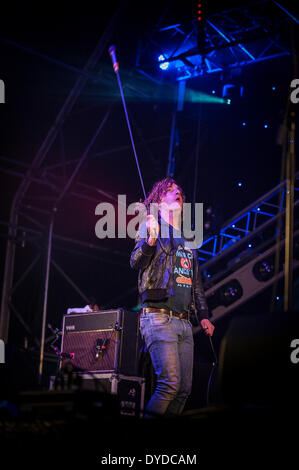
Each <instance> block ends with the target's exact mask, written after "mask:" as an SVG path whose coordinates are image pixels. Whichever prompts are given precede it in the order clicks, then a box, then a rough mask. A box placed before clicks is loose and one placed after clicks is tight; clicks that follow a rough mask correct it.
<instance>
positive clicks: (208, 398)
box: [206, 336, 218, 406]
mask: <svg viewBox="0 0 299 470" xmlns="http://www.w3.org/2000/svg"><path fill="white" fill-rule="evenodd" d="M209 340H210V346H211V349H212V353H213V356H214V361H213V362H212V369H211V372H210V376H209V380H208V385H207V398H206V400H207V406H209V404H210V387H211V381H212V377H213V374H214V372H215V370H216V367H217V365H218V358H217V355H216V352H215V349H214V345H213V341H212V338H211V336H209Z"/></svg>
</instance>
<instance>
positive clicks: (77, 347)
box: [63, 330, 117, 371]
mask: <svg viewBox="0 0 299 470" xmlns="http://www.w3.org/2000/svg"><path fill="white" fill-rule="evenodd" d="M116 335H117V332H116V331H114V330H108V331H82V332H76V333H74V332H72V333H65V336H64V341H63V352H64V353H68V354H74V357H73V359H71V363H72V365H73V366H74V367H75V368H77V369H78V370H85V371H93V370H96V371H107V370H113V369H114V367H115V364H114V361H115V352H116V351H115V343H116ZM103 341H105V342H106V349H105V350H104V351H103V352H102V353H101V354H99V355H98V358H97V357H96V355H97V344H98V343H99V342H100V343H102V342H103Z"/></svg>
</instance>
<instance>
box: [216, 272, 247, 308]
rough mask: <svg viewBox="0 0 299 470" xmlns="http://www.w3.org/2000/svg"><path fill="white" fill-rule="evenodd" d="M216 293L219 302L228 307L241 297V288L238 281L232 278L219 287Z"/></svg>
mask: <svg viewBox="0 0 299 470" xmlns="http://www.w3.org/2000/svg"><path fill="white" fill-rule="evenodd" d="M218 295H219V304H220V305H224V306H225V307H228V306H229V305H231V304H233V303H234V302H236V301H237V300H239V299H240V298H241V297H242V295H243V289H242V286H241V284H240V283H239V281H237V279H233V280H231V281H230V282H228V283H226V284H224V285H223V286H221V287H220V288H219V291H218Z"/></svg>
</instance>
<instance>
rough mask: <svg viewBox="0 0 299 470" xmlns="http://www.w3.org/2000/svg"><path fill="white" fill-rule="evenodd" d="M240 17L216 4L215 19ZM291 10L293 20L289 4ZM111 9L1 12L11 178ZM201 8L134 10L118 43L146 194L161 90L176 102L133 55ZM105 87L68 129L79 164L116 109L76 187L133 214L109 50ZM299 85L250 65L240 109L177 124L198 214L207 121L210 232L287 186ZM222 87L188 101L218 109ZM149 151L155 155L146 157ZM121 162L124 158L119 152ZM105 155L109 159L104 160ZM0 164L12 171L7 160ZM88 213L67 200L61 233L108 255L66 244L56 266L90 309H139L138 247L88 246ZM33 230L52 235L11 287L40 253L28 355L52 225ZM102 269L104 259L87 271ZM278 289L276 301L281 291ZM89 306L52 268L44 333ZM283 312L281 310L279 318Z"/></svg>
mask: <svg viewBox="0 0 299 470" xmlns="http://www.w3.org/2000/svg"><path fill="white" fill-rule="evenodd" d="M244 3H245V2H240V1H231V2H225V4H224V3H223V2H217V1H213V2H209V7H208V8H209V12H208V13H213V12H217V11H221V10H223V9H227V8H230V7H238V6H240V5H242V4H244ZM283 4H284V6H285V7H287V8H291V9H292V11H293V13H294V14H296V11H295V6H294V4H291V2H283ZM117 6H118V2H112V1H111V2H105V4H104V3H103V4H102V3H99V4H95V3H94V2H84V4H81V3H80V5H78V6H77V5H75V4H71V5H70V6H67V5H65V4H52V3H51V6H50V4H49V5H47V6H46V8H45V7H36V6H33V5H30V4H27V3H26V7H17V8H11V9H10V8H9V7H7V8H6V11H5V13H3V14H2V33H1V36H2V40H1V42H0V56H1V63H0V78H1V79H2V80H4V82H5V87H6V88H5V89H6V103H5V104H4V105H0V114H1V144H0V145H1V148H0V155H1V157H5V158H9V159H13V160H15V161H16V162H15V163H14V164H12V165H9V164H8V163H7V162H6V164H7V168H10V169H13V170H14V171H18V172H19V173H24V172H25V170H26V169H27V168H28V165H29V166H30V164H31V162H32V161H33V158H34V156H35V154H36V152H37V150H38V149H39V147H40V146H41V144H42V142H43V140H44V139H45V136H46V134H47V132H48V130H49V128H50V127H51V126H52V125H53V123H54V121H55V118H56V116H57V114H58V112H59V111H60V109H61V106H62V104H63V102H64V100H65V98H66V96H67V94H68V92H69V91H70V89H71V88H72V86H73V85H74V83H75V80H76V78H77V73H76V71H75V70H74V69H73V70H71V69H70V68H67V67H69V66H71V67H75V68H79V69H80V68H82V67H83V66H84V64H85V63H86V61H87V59H88V57H89V55H90V54H91V52H92V50H93V48H94V47H95V44H96V42H97V41H98V39H99V37H100V36H101V34H102V32H103V30H104V28H105V27H106V26H107V24H108V22H109V20H110V18H111V16H112V14H113V12H114V11H115V8H116V7H117ZM193 6H194V2H192V1H190V0H189V1H185V2H166V1H160V2H154V3H152V2H151V3H143V2H129V6H128V8H127V9H126V11H125V12H124V14H123V15H122V16H121V20H120V21H119V24H118V27H117V29H116V31H115V33H114V34H113V36H112V38H111V43H114V44H115V45H116V48H117V56H118V60H119V63H120V74H121V78H122V80H123V84H124V85H125V90H126V92H127V106H128V112H129V116H130V120H131V125H132V130H133V134H134V137H135V139H136V148H137V153H138V157H139V162H140V167H141V172H142V175H143V178H144V185H145V188H146V191H147V192H148V191H149V190H150V189H151V187H152V185H153V184H154V182H156V181H158V180H159V179H162V178H163V177H165V176H166V171H167V164H168V152H169V140H170V130H171V119H172V112H173V110H174V106H175V105H174V102H173V100H172V99H171V98H169V97H168V96H167V93H166V90H168V91H170V96H171V89H172V87H173V81H172V80H171V77H169V78H168V79H167V80H169V83H168V81H167V80H166V79H165V82H164V84H163V87H164V88H163V90H165V94H164V93H158V97H157V88H159V86H160V85H158V84H157V85H156V84H155V83H154V82H152V81H150V80H147V79H146V78H144V77H141V76H140V75H139V76H138V75H137V74H136V73H135V70H134V67H135V60H136V54H137V51H138V41H139V40H140V39H143V40H144V39H145V38H146V37H147V34H149V33H150V32H151V31H152V30H153V28H154V27H155V25H156V23H157V21H158V20H159V19H160V17H161V14H162V12H163V11H166V13H165V15H166V16H165V19H164V24H166V25H167V24H171V23H172V22H182V21H184V20H185V19H188V18H189V17H190V16H191V15H192V14H193ZM167 8H168V10H167ZM8 41H10V42H8ZM12 42H14V44H12ZM33 51H35V52H33ZM37 53H38V54H40V56H38V55H37ZM47 58H48V59H47ZM49 58H50V59H51V60H49ZM53 60H55V61H56V63H54V62H53ZM63 64H64V65H63ZM66 66H67V67H66ZM162 73H163V72H162ZM98 74H99V76H100V77H102V78H103V79H105V83H104V82H103V83H97V82H95V81H92V80H89V81H88V84H87V86H86V87H85V88H84V91H83V93H82V94H81V95H80V99H79V101H78V103H77V104H76V106H75V108H74V111H73V113H72V115H71V116H70V118H69V119H68V120H67V122H66V123H65V125H64V127H63V138H64V145H65V148H64V151H65V157H66V159H69V160H75V159H77V158H79V157H80V156H81V154H82V152H83V151H84V150H85V148H86V145H87V144H88V142H89V139H90V138H91V136H92V135H93V132H94V131H95V129H96V127H97V125H98V124H99V123H100V121H101V119H102V118H103V116H104V115H105V113H106V111H107V109H108V107H110V115H109V117H108V120H107V122H106V124H105V127H104V129H103V132H102V133H101V134H100V136H99V137H98V139H97V140H96V143H95V145H94V147H93V148H92V150H91V152H90V155H89V156H88V159H87V160H86V162H85V163H84V165H83V166H82V168H81V169H80V173H79V176H78V178H77V179H76V182H78V181H80V182H84V183H85V184H87V185H90V186H92V187H96V188H99V189H100V190H102V191H106V192H107V193H109V194H110V195H112V196H114V197H117V195H118V194H126V195H127V202H128V203H131V202H133V201H136V200H139V199H140V198H143V194H142V188H141V185H140V181H139V177H138V173H137V169H136V164H135V161H134V155H133V151H132V148H131V144H130V140H129V134H128V130H127V127H126V123H125V119H124V113H123V108H122V104H121V100H120V96H119V90H118V87H117V81H116V76H115V74H114V73H113V69H112V65H111V60H110V57H109V54H108V50H107V51H106V53H105V54H103V56H102V59H101V61H100V63H99V64H98ZM160 76H161V73H160ZM293 76H294V72H293V61H292V58H291V56H285V57H282V58H276V59H273V60H269V61H266V62H261V63H256V64H252V65H250V66H248V67H244V68H243V69H242V70H241V71H240V74H239V75H235V76H234V80H235V82H236V83H237V84H240V85H242V86H244V97H242V98H237V99H236V100H235V101H233V102H232V104H231V105H230V106H228V105H223V104H211V103H201V104H198V103H185V105H184V110H183V111H182V112H181V114H180V116H179V119H178V126H179V131H180V144H179V149H178V159H177V164H176V170H175V175H174V176H175V178H176V180H177V182H178V183H179V184H180V185H181V186H182V187H183V188H184V190H185V192H186V195H187V201H192V198H193V192H194V168H195V147H196V130H197V125H198V119H199V118H200V120H201V121H200V122H201V124H200V151H199V160H198V181H197V184H196V201H197V202H203V203H204V207H207V206H212V208H213V213H214V215H215V226H214V228H215V230H216V231H217V228H219V227H220V226H221V225H222V224H223V223H224V222H225V221H226V220H227V219H228V218H230V217H232V216H234V214H236V213H237V212H238V211H240V210H242V209H244V208H245V207H246V206H247V205H249V204H250V203H252V202H253V201H254V200H255V199H257V198H259V197H261V196H262V195H263V194H264V193H266V192H267V191H269V190H271V189H272V188H273V187H274V186H275V185H277V184H278V183H279V182H280V177H281V161H282V148H281V145H279V143H280V140H279V138H280V131H281V125H282V122H283V119H284V115H285V109H286V103H287V100H288V96H289V93H290V88H289V86H290V81H291V79H292V78H293ZM223 84H224V81H223V80H222V79H221V77H220V76H219V74H211V75H210V76H208V77H203V78H202V77H197V78H193V79H191V80H189V81H188V82H187V87H188V88H190V89H193V90H196V91H202V92H206V93H208V94H211V92H212V90H215V92H216V96H220V97H221V93H222V86H223ZM127 85H131V86H133V88H134V91H133V93H131V94H130V93H129V92H128V90H129V88H128V87H127ZM273 87H275V90H273V89H272V88H273ZM145 89H146V90H147V91H148V93H149V98H147V99H146V100H143V99H142V97H141V96H140V94H138V90H145ZM158 91H159V90H158ZM243 122H246V126H243V125H242V123H243ZM265 124H267V126H268V127H267V128H265V127H264V125H265ZM147 140H150V142H149V143H145V142H144V141H147ZM115 148H117V149H118V150H117V151H114V150H113V149H115ZM106 151H107V153H106V154H104V155H99V153H100V152H106ZM62 152H63V148H62V145H61V141H59V139H57V142H56V143H55V145H54V146H53V148H52V149H51V151H50V152H49V154H48V156H47V159H46V161H45V162H44V166H46V165H50V164H55V163H57V162H60V161H61V155H62ZM2 164H3V166H5V164H4V160H2ZM53 174H54V177H52V178H53V181H55V183H57V184H58V185H59V186H60V187H61V188H63V185H64V184H65V182H66V181H67V178H68V176H69V175H70V171H69V169H67V171H66V173H65V174H63V173H61V172H59V171H58V172H57V171H56V173H55V172H54V173H53ZM38 176H40V174H38ZM55 178H56V179H55ZM20 181H21V180H20V177H17V176H14V175H11V174H10V175H9V174H7V173H4V172H0V187H1V195H2V197H1V206H0V210H1V213H0V219H1V221H4V222H7V221H8V219H9V213H10V208H11V204H12V201H13V197H14V194H15V192H16V190H17V188H18V186H19V184H20ZM238 182H242V186H238ZM73 187H74V186H73V185H72V188H73ZM46 191H47V192H46ZM49 194H50V193H48V190H45V189H44V188H43V187H41V186H39V185H35V186H34V185H31V188H30V191H29V192H28V194H27V195H26V203H28V204H30V203H38V204H44V205H45V207H49V206H48V202H47V200H45V201H44V202H42V201H43V199H42V198H43V197H48V196H49ZM103 200H105V198H103V196H102V195H99V201H98V202H102V201H103ZM106 201H107V199H106ZM108 202H109V200H108ZM94 210H95V203H94V202H89V201H87V200H81V199H79V198H74V197H71V196H70V195H69V194H67V195H66V197H65V199H64V201H63V204H62V205H61V206H60V207H59V209H58V213H57V215H56V219H55V226H54V232H55V234H59V235H63V236H65V237H70V238H75V239H77V240H82V241H85V242H88V243H92V244H93V245H95V246H97V247H98V248H100V249H103V250H105V251H103V252H97V251H96V250H94V249H83V248H82V250H81V252H80V254H78V253H77V252H76V253H75V252H74V247H73V245H72V243H58V241H54V245H53V258H54V259H55V261H56V262H57V263H58V264H59V265H60V266H61V267H62V268H63V269H64V270H65V272H66V273H67V274H68V275H69V276H70V277H71V279H72V280H73V281H74V282H75V283H76V284H77V285H78V286H79V288H80V289H81V290H82V291H83V292H84V293H85V295H86V296H90V295H93V296H95V297H96V299H97V302H98V305H99V306H100V307H103V308H113V307H125V308H129V309H130V308H134V307H135V306H136V305H137V303H138V300H137V290H136V283H137V275H136V273H135V272H133V271H132V270H131V268H130V267H129V257H130V251H131V250H132V248H133V241H132V240H130V239H126V240H117V239H116V240H99V239H97V238H96V236H95V232H94V227H95V224H96V221H97V216H95V214H94ZM35 218H37V219H38V220H39V222H40V223H42V224H44V226H45V232H44V236H43V237H42V238H41V239H38V240H36V241H35V242H34V243H35V244H34V243H33V244H31V243H26V244H25V247H24V248H23V249H22V248H21V244H20V245H19V247H18V264H17V265H16V272H15V278H16V279H18V277H19V276H20V274H21V273H22V272H24V269H26V266H27V265H28V263H30V262H31V261H32V259H33V257H34V256H35V254H36V253H37V252H38V251H39V250H40V251H41V254H42V256H41V261H40V263H38V264H37V265H36V267H35V268H34V270H33V271H32V272H31V274H30V276H28V278H27V279H26V281H25V282H24V283H23V285H22V287H20V288H19V290H18V294H17V295H16V296H15V302H16V304H17V306H18V309H19V311H20V312H21V314H22V317H23V318H24V319H25V321H26V323H27V324H28V325H30V327H31V334H28V332H25V331H24V329H23V327H22V326H21V325H20V322H19V320H18V319H17V318H16V317H15V316H14V315H11V327H10V333H9V334H10V337H9V340H10V342H11V343H13V344H17V345H23V343H24V337H25V336H26V337H27V338H28V341H29V344H30V345H32V346H34V345H35V343H34V338H35V337H37V338H39V336H40V331H41V318H42V317H41V315H42V301H43V288H44V268H45V256H46V246H47V229H46V227H47V223H48V219H47V218H46V217H44V216H42V215H36V216H35ZM6 234H7V227H6V226H5V225H1V272H0V276H1V280H2V278H3V266H4V259H5V249H6ZM116 251H117V252H116ZM95 255H96V257H97V258H96V259H94V258H93V256H95ZM279 289H280V290H282V286H281V285H280V287H279ZM270 302H271V291H270V290H269V291H266V292H264V293H263V294H261V295H260V296H258V298H256V299H253V300H251V301H250V302H248V303H247V304H246V305H244V306H243V307H242V308H240V309H239V311H240V312H239V313H240V314H242V312H243V313H244V312H245V313H250V311H253V310H254V311H255V312H256V311H259V312H265V311H268V310H269V308H270ZM85 304H86V302H85V301H84V299H82V298H81V297H80V296H79V295H78V294H77V293H76V292H75V291H74V290H73V289H72V288H71V287H70V286H69V285H68V284H67V283H66V281H65V280H64V279H62V277H61V276H60V274H59V273H57V271H55V269H54V268H53V267H52V268H51V273H50V284H49V302H48V317H47V321H48V322H50V323H51V324H52V325H53V326H55V327H58V328H60V327H61V323H62V316H63V315H64V314H65V313H66V309H67V308H68V307H76V306H84V305H85ZM279 306H280V307H281V304H280V305H278V306H277V308H279ZM237 313H238V312H237ZM235 314H236V312H234V315H235ZM230 320H231V316H229V317H228V318H225V319H224V320H222V321H221V322H219V323H218V326H217V328H216V330H215V336H214V338H215V339H214V341H215V347H216V350H217V351H218V348H219V345H220V342H221V339H222V337H223V334H224V332H225V331H226V329H227V326H228V325H229V322H230ZM47 334H50V332H49V331H48V332H47ZM199 336H200V335H198V337H199ZM200 338H201V339H200V341H198V342H197V345H196V354H198V356H197V357H199V356H201V357H202V361H203V362H206V363H208V364H209V363H210V361H211V352H210V349H209V344H208V341H207V340H206V338H202V336H200ZM35 346H36V345H35Z"/></svg>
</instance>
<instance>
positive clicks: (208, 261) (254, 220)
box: [198, 171, 299, 278]
mask: <svg viewBox="0 0 299 470" xmlns="http://www.w3.org/2000/svg"><path fill="white" fill-rule="evenodd" d="M286 183H287V182H286V180H284V181H283V182H282V183H280V184H279V185H277V186H275V187H274V188H273V189H272V190H271V191H269V192H268V193H266V194H264V195H263V196H262V197H261V198H259V199H257V200H256V201H254V202H253V203H252V204H250V206H248V207H246V208H245V209H244V210H243V211H241V212H239V213H238V214H237V215H236V216H235V217H233V218H231V219H230V220H228V221H227V222H226V223H225V224H224V225H223V226H222V227H221V229H220V231H219V233H217V234H215V235H213V236H210V237H208V238H205V239H204V241H203V244H202V245H201V246H200V247H199V248H198V253H199V260H200V264H201V266H202V271H203V273H204V275H205V272H206V273H209V274H210V276H208V277H209V278H211V277H213V276H212V273H211V272H210V267H211V265H212V264H213V260H214V259H216V258H217V259H218V260H219V259H220V258H221V257H224V256H226V255H229V256H230V258H232V253H233V252H234V253H235V254H236V256H241V254H243V256H245V255H248V254H250V253H252V252H253V251H254V250H255V251H256V250H258V249H259V247H260V245H261V244H263V243H265V241H267V239H270V238H271V239H272V238H273V237H275V235H276V231H277V222H278V220H279V219H281V221H282V222H283V221H284V216H285V205H286V197H285V196H286ZM298 191H299V171H298V172H297V173H296V175H295V190H294V206H295V210H298V207H299V192H298Z"/></svg>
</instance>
